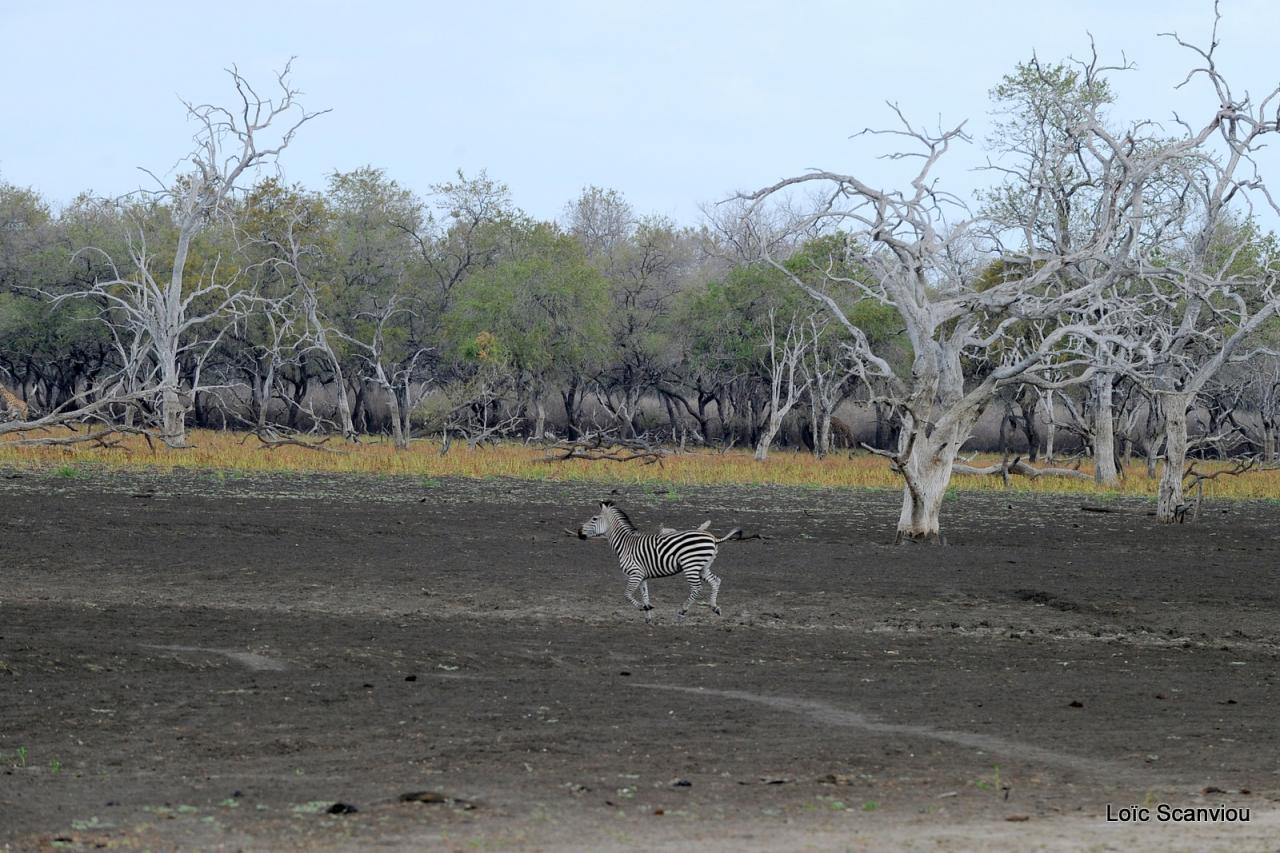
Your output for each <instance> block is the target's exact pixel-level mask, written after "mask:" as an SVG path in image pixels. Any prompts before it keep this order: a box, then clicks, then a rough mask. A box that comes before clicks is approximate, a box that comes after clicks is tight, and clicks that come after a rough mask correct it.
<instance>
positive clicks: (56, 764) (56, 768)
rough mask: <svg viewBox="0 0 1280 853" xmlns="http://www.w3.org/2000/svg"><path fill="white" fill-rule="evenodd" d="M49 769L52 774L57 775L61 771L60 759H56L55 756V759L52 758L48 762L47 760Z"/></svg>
mask: <svg viewBox="0 0 1280 853" xmlns="http://www.w3.org/2000/svg"><path fill="white" fill-rule="evenodd" d="M49 769H50V770H51V771H53V773H54V775H57V774H58V773H61V772H62V762H61V761H59V760H58V759H56V758H55V759H53V760H52V761H50V762H49Z"/></svg>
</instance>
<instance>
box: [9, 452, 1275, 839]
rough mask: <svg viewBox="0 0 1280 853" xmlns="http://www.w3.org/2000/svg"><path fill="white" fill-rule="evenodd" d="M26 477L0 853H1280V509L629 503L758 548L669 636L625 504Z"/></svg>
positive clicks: (238, 482) (229, 480) (867, 499)
mask: <svg viewBox="0 0 1280 853" xmlns="http://www.w3.org/2000/svg"><path fill="white" fill-rule="evenodd" d="M0 474H3V475H4V478H3V479H0V542H3V551H0V581H3V583H2V584H0V849H15V850H27V849H46V848H55V847H73V848H75V847H81V846H83V847H88V848H94V847H99V848H101V847H106V848H113V849H114V848H123V849H131V848H141V849H157V850H163V849H192V848H198V849H227V850H236V849H243V850H290V849H308V850H311V849H318V850H340V849H352V848H356V849H359V848H363V847H372V846H377V847H379V848H381V849H390V850H396V849H405V850H420V849H473V848H479V849H489V848H510V847H525V848H544V849H580V850H597V849H605V848H627V847H637V848H638V847H644V848H647V849H664V848H678V847H679V848H682V847H685V846H686V845H689V844H691V843H697V844H698V845H699V846H701V847H703V848H707V849H726V850H730V849H731V850H753V849H754V850H779V849H821V850H827V849H831V850H844V849H854V850H861V849H866V850H883V849H895V848H896V849H919V850H953V849H973V848H984V849H1009V850H1027V849H1046V850H1059V849H1079V848H1084V849H1114V850H1134V849H1139V850H1141V849H1161V850H1178V849H1188V850H1205V849H1223V850H1249V849H1258V850H1268V849H1272V850H1274V849H1277V848H1280V840H1278V839H1280V804H1278V803H1277V801H1278V800H1280V722H1278V721H1277V715H1276V710H1275V709H1276V708H1277V707H1280V690H1278V688H1277V683H1276V679H1277V667H1276V663H1277V658H1278V656H1280V584H1277V566H1278V565H1280V559H1278V557H1280V543H1278V542H1277V537H1276V531H1277V521H1280V507H1277V506H1275V505H1268V504H1261V503H1231V504H1227V503H1223V504H1217V505H1214V506H1212V507H1210V511H1209V512H1208V513H1207V517H1202V519H1201V521H1200V523H1198V524H1196V525H1194V526H1191V525H1187V526H1175V527H1159V526H1157V525H1155V524H1154V522H1153V520H1152V519H1151V518H1149V517H1148V516H1146V515H1145V514H1143V513H1142V512H1141V509H1142V505H1141V504H1134V503H1128V504H1126V503H1116V504H1114V505H1113V506H1114V507H1116V508H1118V509H1124V510H1129V511H1124V512H1113V513H1090V512H1082V511H1080V509H1079V504H1080V502H1081V500H1080V498H1078V497H1047V496H1027V495H1016V496H1005V495H1001V494H963V493H962V494H960V495H959V496H957V497H956V498H955V499H954V500H950V501H949V502H948V503H947V505H946V507H945V510H944V524H945V525H946V528H947V533H948V535H949V538H950V540H951V543H952V545H951V546H950V547H947V548H932V547H898V548H895V547H893V546H891V545H889V544H888V542H889V541H890V539H891V534H892V527H893V523H894V520H895V518H896V508H897V502H898V496H897V495H895V494H890V493H878V492H835V491H818V490H797V489H770V488H699V489H695V488H680V489H679V490H678V491H674V492H673V491H668V490H667V489H666V488H665V487H664V488H660V489H657V490H645V489H639V488H632V489H628V490H626V491H624V492H623V493H622V494H618V495H614V498H615V499H616V500H617V501H618V502H619V504H620V505H622V506H623V507H625V508H627V509H628V510H629V511H630V512H631V515H632V517H633V518H634V519H635V520H636V522H637V523H639V524H640V525H642V526H643V527H647V528H652V529H656V528H657V527H658V526H659V525H660V524H665V525H669V526H695V525H697V524H698V523H700V522H701V521H702V520H703V519H706V518H709V519H711V520H712V524H713V529H715V530H719V531H724V530H725V529H727V528H729V527H731V526H741V527H744V528H746V530H747V531H748V532H749V533H760V534H762V535H763V536H765V537H767V538H764V539H761V540H753V541H747V542H740V543H737V542H731V543H728V544H726V545H725V546H724V547H723V549H722V551H721V554H720V558H719V560H718V561H717V563H716V568H717V571H718V572H719V574H721V575H722V576H723V577H724V585H723V587H722V589H721V593H720V604H721V605H722V607H723V608H724V615H723V616H722V617H716V616H714V615H712V614H711V613H710V612H709V611H708V610H706V609H704V608H699V609H697V610H695V611H694V612H692V613H691V614H690V616H689V619H688V621H687V622H686V623H685V624H683V625H678V624H675V621H674V612H675V610H676V609H677V607H678V606H679V604H680V603H681V601H682V600H683V598H684V596H685V591H684V588H683V583H682V581H680V580H679V579H677V578H671V579H665V580H660V581H655V582H653V583H651V585H650V586H651V590H652V593H653V597H654V599H655V604H656V605H657V608H658V609H657V610H656V611H655V612H656V614H657V617H656V619H655V622H654V624H653V625H651V626H646V625H645V624H644V622H643V620H642V617H641V615H640V614H639V613H638V612H637V611H635V610H633V609H631V608H630V607H629V606H628V605H626V603H625V601H624V600H623V597H622V588H623V583H622V578H621V574H620V572H619V571H618V569H617V565H616V563H615V562H614V561H613V557H612V553H611V552H610V551H609V549H608V546H607V544H605V543H603V542H580V541H578V540H576V539H571V538H569V537H568V536H566V535H565V533H564V528H571V527H576V526H577V525H578V524H579V523H580V522H582V521H584V520H585V519H586V518H587V517H588V516H589V515H591V513H592V511H593V500H594V499H595V498H597V497H599V496H600V495H601V494H602V493H604V492H607V491H608V487H599V486H589V485H582V484H578V485H565V484H554V483H524V482H513V481H489V482H465V481H422V480H415V479H409V478H400V479H394V478H356V477H331V476H296V477H256V478H254V477H233V476H230V475H226V476H219V475H213V474H172V475H168V474H166V475H159V474H156V475H143V474H121V473H113V472H96V473H90V474H88V475H83V476H80V477H75V478H62V477H57V476H54V475H53V474H37V473H31V472H25V473H20V472H7V473H5V472H0ZM1135 510H1136V511H1135ZM410 792H419V793H421V792H430V793H426V794H422V796H420V797H419V798H418V799H417V800H416V801H411V802H402V801H401V800H400V797H401V795H403V794H406V793H410ZM423 800H426V801H423ZM335 804H343V805H346V806H350V807H354V809H355V811H347V813H337V814H334V813H330V812H331V810H332V809H334V807H335ZM1143 804H1145V805H1147V806H1148V807H1149V808H1151V814H1152V819H1151V820H1150V821H1149V822H1147V823H1136V822H1130V823H1121V822H1117V821H1108V820H1107V810H1108V808H1109V807H1110V808H1111V809H1112V811H1113V813H1117V812H1118V810H1119V809H1120V808H1122V807H1125V806H1131V805H1143ZM1161 804H1164V805H1167V806H1172V807H1178V808H1187V807H1213V806H1219V805H1222V804H1226V805H1227V806H1230V807H1235V808H1239V809H1248V810H1249V817H1250V819H1249V821H1248V822H1247V823H1246V822H1222V821H1219V822H1212V821H1208V822H1205V821H1202V822H1197V823H1191V824H1189V823H1176V824H1175V823H1171V822H1170V823H1165V822H1159V821H1158V820H1157V818H1156V815H1157V809H1158V808H1159V806H1160V805H1161ZM337 810H338V811H341V810H342V809H341V807H338V809H337Z"/></svg>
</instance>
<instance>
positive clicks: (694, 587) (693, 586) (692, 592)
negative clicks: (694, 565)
mask: <svg viewBox="0 0 1280 853" xmlns="http://www.w3.org/2000/svg"><path fill="white" fill-rule="evenodd" d="M685 577H686V578H688V580H689V598H688V599H687V600H686V601H685V603H684V607H681V608H680V612H679V613H677V614H676V621H678V622H683V621H684V617H685V614H687V613H688V612H689V608H690V607H692V606H693V605H694V602H696V601H697V600H698V599H699V598H700V597H701V596H702V576H701V573H696V574H694V575H693V576H692V577H690V576H689V575H688V574H686V575H685Z"/></svg>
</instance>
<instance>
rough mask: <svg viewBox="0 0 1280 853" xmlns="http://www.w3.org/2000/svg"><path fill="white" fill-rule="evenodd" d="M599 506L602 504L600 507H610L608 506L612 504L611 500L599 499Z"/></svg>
mask: <svg viewBox="0 0 1280 853" xmlns="http://www.w3.org/2000/svg"><path fill="white" fill-rule="evenodd" d="M600 506H602V507H610V506H613V501H600Z"/></svg>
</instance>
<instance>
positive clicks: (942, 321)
mask: <svg viewBox="0 0 1280 853" xmlns="http://www.w3.org/2000/svg"><path fill="white" fill-rule="evenodd" d="M1087 72H1088V73H1093V69H1087ZM895 110H896V108H895ZM1084 114H1085V117H1087V118H1088V117H1089V115H1091V113H1089V110H1088V109H1085V110H1084ZM899 117H900V118H901V113H899ZM1080 132H1083V133H1085V134H1087V136H1088V138H1087V140H1085V145H1084V146H1082V147H1083V150H1085V151H1087V152H1088V158H1089V160H1091V164H1092V169H1091V175H1092V177H1091V181H1092V187H1093V196H1094V199H1096V201H1094V210H1093V213H1092V218H1091V222H1092V228H1091V229H1089V231H1088V232H1087V233H1083V234H1079V236H1078V237H1075V238H1074V240H1073V241H1071V243H1070V245H1061V246H1052V245H1050V246H1046V245H1044V241H1042V240H1039V238H1038V236H1037V234H1036V233H1034V223H1036V222H1039V220H1041V219H1042V210H1041V209H1039V205H1047V204H1052V199H1050V197H1044V196H1039V197H1037V196H1034V193H1033V195H1032V196H1030V197H1029V199H1028V200H1027V204H1025V205H1024V207H1023V209H1024V210H1025V211H1027V216H1025V219H1024V220H1023V222H1021V223H1010V222H1000V220H996V219H992V218H989V216H977V215H973V214H970V213H969V210H968V207H966V206H965V205H963V204H961V202H959V201H957V200H956V199H954V197H952V196H950V195H947V193H943V192H941V191H940V190H938V187H937V184H936V178H934V169H936V167H937V164H938V163H940V160H941V159H942V158H943V155H945V154H946V152H947V151H948V149H950V147H951V146H952V145H954V143H956V142H959V141H965V140H966V137H965V136H964V132H963V126H961V127H956V128H954V129H951V131H945V132H938V133H929V132H925V131H920V129H916V128H914V127H911V126H910V124H909V123H908V122H906V120H905V119H902V127H901V129H899V131H895V132H893V133H896V134H899V136H901V137H905V138H908V140H910V141H911V142H914V143H915V145H916V147H918V150H915V151H905V152H902V151H900V152H896V154H892V155H890V156H891V158H893V159H905V158H913V156H915V158H919V159H920V168H919V170H918V172H916V174H915V175H914V178H913V179H911V182H910V187H909V188H906V190H878V188H876V187H873V186H870V184H868V183H865V182H864V181H861V179H859V178H858V177H855V175H851V174H842V173H836V172H812V173H809V174H804V175H800V177H795V178H787V179H785V181H781V182H778V183H776V184H773V186H769V187H765V188H763V190H759V191H756V192H754V193H751V195H749V196H746V197H748V199H750V200H753V201H754V202H756V204H759V202H762V201H763V200H765V199H768V197H771V196H773V195H776V193H780V192H783V191H786V190H788V188H791V187H795V186H797V184H812V183H815V184H822V186H823V187H824V190H826V195H824V197H826V200H824V201H823V202H822V204H820V205H818V207H817V210H814V211H812V213H810V214H808V215H806V216H804V218H801V219H800V220H799V222H797V223H796V224H797V227H799V228H804V229H814V228H822V229H826V231H831V232H835V233H841V234H844V236H845V240H844V247H845V257H838V259H837V257H832V259H831V263H829V264H828V266H827V268H826V269H817V270H814V272H817V273H819V275H818V277H817V278H818V279H819V280H818V283H817V284H814V283H812V280H813V279H814V277H813V275H805V277H801V275H797V274H796V273H795V272H792V270H790V269H787V266H785V265H782V264H781V263H780V261H777V260H774V259H769V260H771V261H772V263H773V264H774V265H776V266H777V268H778V269H780V270H781V272H783V273H785V274H787V275H788V277H790V278H791V279H792V282H794V283H795V284H797V286H799V287H801V288H804V289H805V291H806V292H808V293H809V295H810V296H813V297H814V298H817V300H819V301H820V302H823V304H826V306H827V307H828V309H829V310H831V313H832V315H833V316H835V318H836V319H837V320H838V321H840V323H841V325H842V327H844V328H845V330H846V332H847V333H849V347H850V351H851V352H852V353H854V356H855V357H858V359H860V360H861V361H863V362H864V364H865V365H867V373H868V374H869V375H879V377H881V378H883V379H884V380H886V386H887V388H888V394H890V398H891V401H892V403H893V406H895V407H896V409H897V410H899V411H900V412H901V419H902V429H901V433H900V443H899V447H897V450H896V451H893V452H890V453H887V455H888V456H891V457H892V461H893V466H895V469H896V470H897V471H899V473H901V475H902V478H904V480H905V485H904V494H902V511H901V515H900V517H899V525H897V539H899V540H916V542H938V540H941V528H940V517H938V516H940V511H941V506H942V498H943V494H945V493H946V488H947V484H948V483H950V480H951V470H952V465H954V461H955V456H956V453H957V452H959V450H960V447H961V446H963V444H964V443H965V441H966V439H968V438H969V435H970V432H972V429H973V427H974V424H975V423H977V420H978V418H979V416H980V415H982V412H983V411H984V410H986V407H987V406H988V405H989V403H991V402H992V400H993V398H995V394H996V392H997V391H998V389H1000V388H1001V387H1004V386H1007V384H1011V383H1019V382H1030V383H1036V384H1038V386H1041V387H1043V388H1056V387H1061V386H1064V384H1068V383H1073V382H1082V380H1085V379H1088V378H1092V375H1093V374H1094V373H1096V371H1097V369H1096V366H1094V365H1093V357H1092V351H1093V350H1096V348H1097V347H1100V346H1110V347H1112V348H1116V350H1119V348H1123V347H1125V346H1128V343H1126V341H1124V339H1121V338H1117V337H1115V336H1111V334H1108V333H1106V332H1100V329H1098V328H1097V325H1096V323H1093V320H1092V318H1094V316H1097V302H1098V300H1100V295H1102V293H1107V292H1108V291H1110V289H1111V288H1114V286H1115V284H1116V283H1117V282H1120V280H1121V279H1124V278H1125V277H1126V275H1128V274H1129V272H1130V264H1129V260H1130V257H1132V248H1133V243H1134V242H1135V240H1137V237H1138V228H1137V227H1135V223H1137V222H1140V218H1142V215H1143V201H1144V196H1143V193H1144V190H1146V183H1147V181H1148V179H1149V178H1151V175H1152V172H1153V164H1151V163H1148V161H1147V160H1146V159H1139V158H1134V156H1133V147H1134V142H1133V140H1129V138H1116V137H1115V136H1112V134H1111V133H1108V132H1107V129H1106V128H1105V127H1103V126H1102V123H1101V122H1098V120H1088V122H1087V123H1085V124H1084V126H1083V128H1082V129H1080ZM1070 154H1071V152H1070V151H1068V150H1065V149H1064V150H1062V152H1061V155H1062V156H1069V155H1070ZM1076 156H1079V154H1076ZM1044 172H1046V165H1044V164H1043V163H1042V164H1038V165H1036V167H1034V168H1032V169H1029V172H1028V174H1033V175H1041V174H1043V173H1044ZM1019 225H1021V228H1020V229H1019ZM995 257H998V259H1000V270H998V274H996V275H991V274H989V272H988V270H989V268H991V260H992V259H995ZM850 269H861V270H865V272H867V275H842V274H840V270H850ZM841 288H852V291H854V292H855V293H858V295H859V296H860V297H861V298H872V300H877V301H879V302H882V304H883V305H886V306H888V307H891V309H893V311H896V314H897V315H899V318H900V319H901V321H902V324H904V327H905V330H906V337H908V341H909V343H910V364H909V366H908V368H905V369H904V368H901V366H895V365H893V364H892V362H891V360H890V359H888V357H887V356H886V355H882V353H877V352H876V351H874V347H873V346H872V345H870V343H869V341H868V338H867V336H865V334H864V333H863V330H861V329H859V328H858V327H856V324H854V323H852V321H850V319H849V318H847V315H846V314H845V313H844V310H842V309H841V306H840V302H838V301H837V300H836V298H835V297H833V296H832V295H833V293H836V292H837V291H840V289H841ZM1091 306H1092V310H1091ZM1032 320H1052V325H1051V327H1050V328H1048V329H1047V330H1044V333H1043V334H1042V336H1039V337H1038V338H1037V339H1034V342H1033V343H1032V345H1030V346H1027V342H1028V339H1029V338H1028V337H1027V336H1025V334H1023V333H1021V330H1023V329H1024V328H1025V324H1027V323H1028V321H1032ZM1050 368H1052V371H1053V373H1056V374H1057V375H1059V377H1061V375H1066V377H1068V378H1066V379H1061V378H1056V379H1055V378H1051V377H1050V375H1048V373H1047V371H1048V369H1050Z"/></svg>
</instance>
